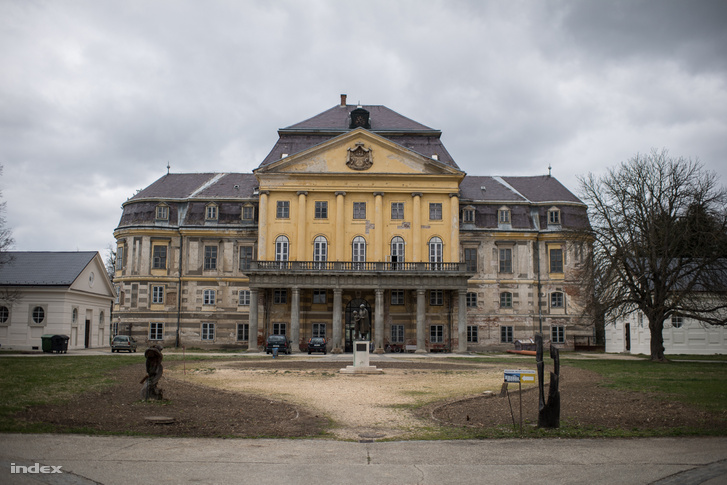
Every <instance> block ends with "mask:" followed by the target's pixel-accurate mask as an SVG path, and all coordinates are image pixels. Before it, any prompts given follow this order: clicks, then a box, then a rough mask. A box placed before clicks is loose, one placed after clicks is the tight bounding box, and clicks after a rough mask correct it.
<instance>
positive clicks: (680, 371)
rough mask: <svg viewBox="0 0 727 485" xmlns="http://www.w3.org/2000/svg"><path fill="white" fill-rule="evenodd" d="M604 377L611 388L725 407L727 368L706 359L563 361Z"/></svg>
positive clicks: (708, 407) (706, 406) (717, 408)
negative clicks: (696, 360)
mask: <svg viewBox="0 0 727 485" xmlns="http://www.w3.org/2000/svg"><path fill="white" fill-rule="evenodd" d="M563 364H567V365H570V366H573V367H579V368H581V369H587V370H591V371H594V372H597V373H599V374H601V375H602V376H604V378H605V382H604V384H603V385H605V386H607V387H611V388H614V389H623V390H628V391H641V392H651V393H654V394H655V395H656V396H657V397H661V398H663V399H671V400H676V401H679V402H682V403H685V404H690V405H693V406H697V407H699V408H702V409H704V410H706V411H710V412H724V411H725V410H726V409H727V368H726V367H725V365H724V364H720V363H709V362H679V361H671V362H667V363H657V362H651V361H649V360H637V361H634V360H628V361H626V360H605V359H604V360H579V359H568V360H565V361H564V362H563Z"/></svg>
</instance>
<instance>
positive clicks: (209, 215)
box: [204, 202, 220, 221]
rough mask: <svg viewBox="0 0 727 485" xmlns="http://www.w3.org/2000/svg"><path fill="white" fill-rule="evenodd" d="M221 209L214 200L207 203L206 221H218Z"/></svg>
mask: <svg viewBox="0 0 727 485" xmlns="http://www.w3.org/2000/svg"><path fill="white" fill-rule="evenodd" d="M219 214H220V212H219V210H218V207H217V204H215V203H214V202H212V203H210V204H207V205H206V206H205V207H204V220H205V221H216V220H218V219H219Z"/></svg>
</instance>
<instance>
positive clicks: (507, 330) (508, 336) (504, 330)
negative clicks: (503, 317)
mask: <svg viewBox="0 0 727 485" xmlns="http://www.w3.org/2000/svg"><path fill="white" fill-rule="evenodd" d="M500 342H501V343H503V344H509V343H512V327H511V326H505V325H503V326H502V327H500Z"/></svg>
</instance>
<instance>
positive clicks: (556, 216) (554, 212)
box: [548, 207, 560, 225]
mask: <svg viewBox="0 0 727 485" xmlns="http://www.w3.org/2000/svg"><path fill="white" fill-rule="evenodd" d="M559 224H560V209H558V208H557V207H552V208H550V209H548V225H559Z"/></svg>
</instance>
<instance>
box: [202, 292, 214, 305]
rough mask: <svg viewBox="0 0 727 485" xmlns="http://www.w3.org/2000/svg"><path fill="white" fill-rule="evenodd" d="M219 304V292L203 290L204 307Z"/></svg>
mask: <svg viewBox="0 0 727 485" xmlns="http://www.w3.org/2000/svg"><path fill="white" fill-rule="evenodd" d="M216 304H217V290H215V289H214V288H205V289H204V290H202V305H205V306H215V305H216Z"/></svg>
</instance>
